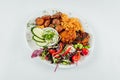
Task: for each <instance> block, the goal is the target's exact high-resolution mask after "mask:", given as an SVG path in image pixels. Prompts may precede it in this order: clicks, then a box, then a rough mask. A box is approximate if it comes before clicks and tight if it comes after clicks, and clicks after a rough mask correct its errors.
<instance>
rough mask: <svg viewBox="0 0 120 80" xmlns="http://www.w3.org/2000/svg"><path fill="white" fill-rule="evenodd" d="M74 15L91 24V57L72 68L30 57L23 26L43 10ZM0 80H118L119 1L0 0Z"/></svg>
mask: <svg viewBox="0 0 120 80" xmlns="http://www.w3.org/2000/svg"><path fill="white" fill-rule="evenodd" d="M48 8H49V9H50V8H61V9H65V10H69V11H71V12H77V13H79V15H81V16H83V17H84V18H85V19H87V21H88V22H89V23H90V24H92V26H91V29H92V30H93V32H94V36H95V48H94V51H93V56H92V57H90V58H89V59H88V61H86V62H85V63H84V64H82V65H81V66H79V67H76V68H72V69H58V70H57V72H56V73H54V72H53V70H54V68H53V67H51V66H48V65H45V64H44V63H37V62H35V61H33V60H32V59H31V58H30V54H31V50H30V49H29V47H28V46H27V44H26V40H25V27H26V22H27V20H28V19H29V17H30V16H32V15H33V14H34V13H37V12H39V11H40V10H43V9H48ZM0 35H1V37H0V80H120V0H0Z"/></svg>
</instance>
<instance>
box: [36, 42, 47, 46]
mask: <svg viewBox="0 0 120 80" xmlns="http://www.w3.org/2000/svg"><path fill="white" fill-rule="evenodd" d="M36 44H37V45H38V46H41V47H43V46H46V45H47V43H41V42H36Z"/></svg>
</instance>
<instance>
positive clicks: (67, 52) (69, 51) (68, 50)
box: [62, 47, 71, 56]
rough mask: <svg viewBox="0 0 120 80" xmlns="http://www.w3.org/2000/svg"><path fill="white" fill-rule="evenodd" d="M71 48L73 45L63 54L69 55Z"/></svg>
mask: <svg viewBox="0 0 120 80" xmlns="http://www.w3.org/2000/svg"><path fill="white" fill-rule="evenodd" d="M70 50H71V47H69V48H68V49H67V50H66V51H65V52H64V53H63V54H62V56H65V55H67V54H68V53H69V52H70Z"/></svg>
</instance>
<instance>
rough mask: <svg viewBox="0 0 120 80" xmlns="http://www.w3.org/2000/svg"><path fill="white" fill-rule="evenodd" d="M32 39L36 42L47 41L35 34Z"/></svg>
mask: <svg viewBox="0 0 120 80" xmlns="http://www.w3.org/2000/svg"><path fill="white" fill-rule="evenodd" d="M32 39H33V40H34V41H36V42H42V43H43V42H45V41H44V40H42V39H40V38H38V37H37V36H33V37H32Z"/></svg>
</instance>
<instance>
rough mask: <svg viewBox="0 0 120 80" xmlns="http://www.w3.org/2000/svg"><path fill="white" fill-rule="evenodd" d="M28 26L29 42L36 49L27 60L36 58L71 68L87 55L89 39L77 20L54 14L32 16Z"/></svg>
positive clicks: (57, 13)
mask: <svg viewBox="0 0 120 80" xmlns="http://www.w3.org/2000/svg"><path fill="white" fill-rule="evenodd" d="M28 27H30V33H31V36H30V37H31V40H32V42H33V43H34V44H35V45H36V46H37V47H38V48H37V49H36V50H34V51H33V53H32V55H31V58H35V57H40V58H41V59H42V60H46V61H48V62H50V63H51V64H57V65H73V64H77V63H78V62H79V61H81V58H83V57H86V56H87V55H89V49H90V47H91V46H90V38H91V37H90V34H89V33H87V32H86V31H85V30H84V27H83V25H82V23H81V21H80V20H79V18H77V17H70V16H69V15H68V14H66V13H63V12H56V13H54V14H52V15H49V14H48V15H42V16H39V17H36V18H35V19H34V20H33V22H29V23H28Z"/></svg>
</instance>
